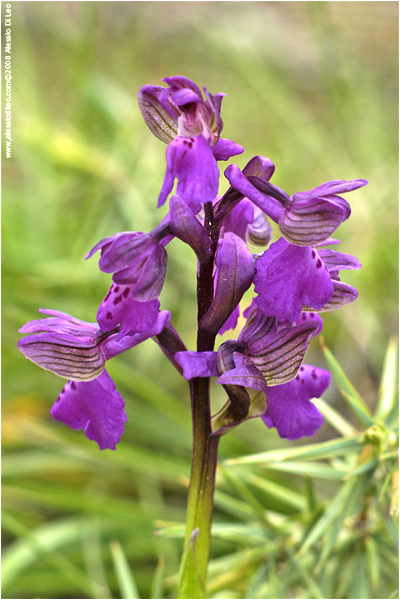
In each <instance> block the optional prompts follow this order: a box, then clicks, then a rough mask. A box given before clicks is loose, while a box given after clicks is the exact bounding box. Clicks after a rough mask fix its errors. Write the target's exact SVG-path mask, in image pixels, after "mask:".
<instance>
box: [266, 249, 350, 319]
mask: <svg viewBox="0 0 400 600" xmlns="http://www.w3.org/2000/svg"><path fill="white" fill-rule="evenodd" d="M329 241H330V240H328V242H329ZM360 268H361V264H360V263H359V261H358V260H357V259H356V258H355V257H354V256H350V255H348V254H343V253H341V252H336V251H334V250H329V249H324V248H316V247H313V246H310V247H307V246H295V245H293V244H289V242H287V241H286V240H285V239H283V238H280V239H279V240H278V241H276V242H274V243H273V244H271V246H270V247H269V248H268V250H266V251H265V252H264V253H263V254H262V255H261V256H260V257H259V258H258V260H257V261H256V275H255V277H254V289H255V291H256V293H257V294H258V297H257V305H258V307H259V309H260V310H261V311H262V312H263V313H264V314H265V315H266V316H274V317H277V319H278V320H280V321H284V320H290V321H294V320H296V319H298V317H299V316H300V313H301V311H302V309H304V308H305V307H306V308H308V309H311V310H318V311H327V310H333V309H335V308H338V307H340V306H343V305H345V304H348V303H349V302H353V301H354V300H355V299H356V298H357V291H356V290H355V289H354V288H353V287H352V286H350V285H348V284H345V283H342V282H341V281H340V280H339V278H338V273H339V270H340V269H360Z"/></svg>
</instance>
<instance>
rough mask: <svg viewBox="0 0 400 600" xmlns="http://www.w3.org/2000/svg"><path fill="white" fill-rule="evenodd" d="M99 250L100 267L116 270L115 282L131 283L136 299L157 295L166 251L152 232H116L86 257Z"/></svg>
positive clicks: (160, 287)
mask: <svg viewBox="0 0 400 600" xmlns="http://www.w3.org/2000/svg"><path fill="white" fill-rule="evenodd" d="M98 250H101V256H100V260H99V267H100V270H101V271H103V272H104V273H114V275H113V281H115V283H120V284H128V285H129V286H130V294H131V295H132V296H133V297H134V298H135V300H137V301H138V302H148V301H150V300H154V299H155V298H158V296H159V295H160V292H161V289H162V286H163V284H164V279H165V273H166V268H167V253H166V251H165V248H163V246H162V245H161V244H160V243H158V241H156V240H155V239H154V238H153V237H151V235H150V234H146V233H140V232H138V231H123V232H121V233H116V234H115V235H113V236H111V237H108V238H104V239H102V240H101V241H100V242H98V244H96V245H95V246H94V247H93V248H92V249H91V250H90V252H88V254H87V255H86V256H85V259H88V258H90V257H91V256H93V254H95V253H96V252H97V251H98ZM125 293H126V291H125Z"/></svg>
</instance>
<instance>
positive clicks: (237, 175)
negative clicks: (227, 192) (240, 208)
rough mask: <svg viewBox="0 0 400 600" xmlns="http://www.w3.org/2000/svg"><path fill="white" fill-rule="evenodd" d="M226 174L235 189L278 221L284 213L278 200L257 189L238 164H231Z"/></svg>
mask: <svg viewBox="0 0 400 600" xmlns="http://www.w3.org/2000/svg"><path fill="white" fill-rule="evenodd" d="M224 175H225V177H226V178H227V179H228V181H229V183H230V184H231V186H232V187H233V188H234V189H235V190H237V191H238V192H240V193H241V194H243V196H245V197H246V198H249V200H251V201H252V202H253V203H254V204H255V205H256V206H258V207H259V208H260V209H261V210H262V211H263V212H264V213H265V214H266V215H268V216H269V217H271V219H273V220H274V221H276V222H278V220H279V217H280V216H281V214H282V213H283V207H282V205H281V204H280V202H279V201H278V200H276V199H275V198H273V197H271V196H269V195H266V194H263V193H262V192H260V191H259V190H258V189H256V188H255V187H254V185H253V184H252V183H250V181H249V180H248V179H247V177H246V176H245V175H244V174H243V173H242V171H241V170H240V169H239V167H237V166H236V165H229V167H227V168H226V169H225V172H224ZM260 181H261V179H260ZM261 183H263V182H261Z"/></svg>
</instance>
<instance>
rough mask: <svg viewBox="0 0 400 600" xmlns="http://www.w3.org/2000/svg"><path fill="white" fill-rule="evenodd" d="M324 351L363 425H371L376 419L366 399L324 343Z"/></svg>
mask: <svg viewBox="0 0 400 600" xmlns="http://www.w3.org/2000/svg"><path fill="white" fill-rule="evenodd" d="M322 352H323V354H324V356H325V360H326V362H327V365H328V367H329V369H330V370H331V372H332V375H333V377H334V378H335V381H336V383H337V385H338V387H339V390H340V392H341V394H342V396H343V398H344V399H345V401H346V403H347V404H348V405H349V407H350V408H351V410H352V411H353V413H354V414H355V415H356V417H357V419H358V420H359V421H360V423H361V425H362V426H363V427H371V425H373V424H374V421H373V418H372V415H371V412H370V410H369V408H368V407H367V405H366V404H365V402H364V400H363V399H362V398H361V396H360V394H359V393H358V392H357V390H356V388H355V387H354V386H353V384H352V383H351V381H350V380H349V379H348V377H347V375H346V374H345V372H344V371H343V369H342V367H341V366H340V365H339V363H338V362H337V360H336V358H335V357H334V356H333V354H332V352H331V351H330V350H328V348H327V347H326V346H324V345H323V346H322Z"/></svg>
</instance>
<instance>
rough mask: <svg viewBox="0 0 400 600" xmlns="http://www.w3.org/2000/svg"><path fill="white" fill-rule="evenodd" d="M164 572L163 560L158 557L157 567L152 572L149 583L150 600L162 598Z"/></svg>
mask: <svg viewBox="0 0 400 600" xmlns="http://www.w3.org/2000/svg"><path fill="white" fill-rule="evenodd" d="M164 571H165V560H164V558H163V557H160V559H159V561H158V564H157V567H156V569H155V571H154V576H153V580H152V582H151V599H152V600H158V599H159V598H162V597H163V579H164Z"/></svg>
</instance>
